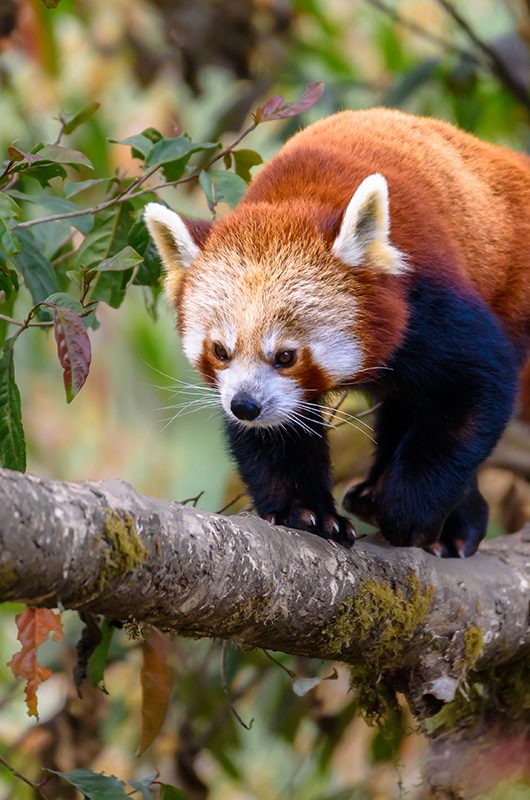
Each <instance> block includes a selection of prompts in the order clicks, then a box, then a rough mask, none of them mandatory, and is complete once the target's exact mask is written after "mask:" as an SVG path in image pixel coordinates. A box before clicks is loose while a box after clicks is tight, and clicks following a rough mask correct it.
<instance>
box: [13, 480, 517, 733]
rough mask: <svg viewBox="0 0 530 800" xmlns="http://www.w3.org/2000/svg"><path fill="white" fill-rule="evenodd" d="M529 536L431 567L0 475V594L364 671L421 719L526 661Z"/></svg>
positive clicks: (404, 556) (413, 556)
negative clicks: (473, 680) (489, 676)
mask: <svg viewBox="0 0 530 800" xmlns="http://www.w3.org/2000/svg"><path fill="white" fill-rule="evenodd" d="M529 599H530V536H529V535H528V532H525V531H523V532H522V533H520V534H514V535H510V536H505V537H503V538H500V539H495V540H493V541H489V542H485V543H483V545H482V547H481V549H480V552H479V553H478V554H476V555H475V556H473V557H472V558H470V559H467V560H458V559H450V560H442V559H437V558H435V557H434V556H432V555H430V554H427V553H425V552H423V551H422V550H420V549H416V548H407V549H396V548H393V547H391V546H389V545H387V544H385V543H384V542H383V541H382V540H379V539H377V538H368V539H363V540H360V541H358V542H357V543H356V544H355V546H354V547H353V549H352V550H347V549H345V548H343V547H341V546H338V545H335V544H334V543H331V542H327V541H324V540H323V539H320V538H318V537H317V536H314V535H311V534H306V533H301V532H299V531H292V530H287V529H285V528H280V527H274V526H272V525H270V524H268V523H267V522H265V521H263V520H260V519H258V518H256V517H253V516H250V515H239V516H232V517H225V516H219V515H215V514H211V513H208V512H206V511H202V510H200V509H195V508H191V507H188V506H183V505H181V504H179V503H176V502H168V501H162V500H157V499H153V498H149V497H144V496H142V495H139V494H137V493H136V492H135V491H134V490H133V488H132V487H131V486H130V485H129V484H127V483H125V482H123V481H102V482H98V483H89V482H86V483H63V482H58V481H52V480H43V479H40V478H36V477H33V476H31V475H23V474H20V473H17V472H10V471H7V470H0V600H1V601H7V600H11V601H21V602H24V603H27V604H30V605H35V606H48V607H55V606H59V607H63V608H71V609H78V610H83V611H91V612H93V613H95V614H104V615H105V616H107V617H109V618H111V619H115V620H120V621H122V622H134V623H140V624H141V623H152V624H154V625H156V626H158V627H159V628H161V629H162V630H165V631H171V632H174V633H177V634H181V635H184V636H193V637H220V638H224V639H232V640H235V641H236V642H238V643H240V644H243V645H246V646H253V647H262V648H267V649H271V650H282V651H285V652H288V653H293V654H299V655H303V656H309V657H318V658H324V659H338V660H341V661H344V662H346V663H349V664H351V665H352V674H353V676H354V682H355V675H356V674H357V675H361V672H362V669H361V668H364V669H365V672H366V674H367V675H368V677H369V679H370V678H371V679H372V680H373V685H374V686H375V685H376V684H378V683H379V682H380V681H382V682H383V683H384V682H385V681H386V682H387V683H388V684H389V685H391V687H392V688H397V689H400V690H402V691H403V692H405V694H406V695H407V697H408V699H409V702H410V703H411V706H412V708H413V710H414V711H415V713H416V714H417V715H418V716H419V717H420V718H425V717H429V716H431V715H432V714H433V713H435V712H437V711H439V710H440V708H441V707H442V706H443V705H444V704H445V703H450V702H451V701H452V700H453V699H455V698H456V697H458V696H459V693H460V690H462V692H463V693H464V694H465V689H464V687H465V685H466V681H467V680H468V679H469V674H470V671H471V670H474V671H477V670H481V671H482V672H481V674H485V671H487V670H488V669H490V668H491V669H493V668H498V667H499V666H502V665H503V664H506V663H509V662H510V661H511V660H513V659H520V658H521V657H523V656H524V655H525V653H526V654H528V653H529V652H530V628H529Z"/></svg>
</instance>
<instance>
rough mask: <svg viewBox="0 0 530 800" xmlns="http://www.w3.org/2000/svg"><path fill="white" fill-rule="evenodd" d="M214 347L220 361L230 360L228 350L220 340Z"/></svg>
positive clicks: (214, 352) (215, 354)
mask: <svg viewBox="0 0 530 800" xmlns="http://www.w3.org/2000/svg"><path fill="white" fill-rule="evenodd" d="M212 349H213V354H214V356H215V357H216V358H218V359H219V361H228V359H229V356H228V353H227V352H226V348H225V347H223V345H222V344H220V342H214V343H213V348H212Z"/></svg>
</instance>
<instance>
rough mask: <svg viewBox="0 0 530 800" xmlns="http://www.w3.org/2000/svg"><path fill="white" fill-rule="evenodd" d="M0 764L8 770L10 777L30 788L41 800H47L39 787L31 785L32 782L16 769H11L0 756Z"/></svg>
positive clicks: (34, 784)
mask: <svg viewBox="0 0 530 800" xmlns="http://www.w3.org/2000/svg"><path fill="white" fill-rule="evenodd" d="M0 764H3V765H4V767H5V768H6V769H8V770H9V772H11V774H12V775H14V776H15V778H18V779H19V780H21V781H23V782H24V783H25V784H27V786H31V788H32V789H33V791H34V792H36V793H37V794H38V795H39V797H42V800H48V798H47V797H46V795H45V794H43V793H42V792H41V790H40V785H39V784H38V783H33V781H30V779H29V778H26V776H25V775H23V774H22V773H21V772H19V771H18V769H15V767H13V766H12V765H11V764H10V763H9V762H8V761H6V760H5V758H4V757H3V756H0ZM47 780H48V778H45V781H47Z"/></svg>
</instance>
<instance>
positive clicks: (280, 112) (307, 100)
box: [254, 81, 324, 122]
mask: <svg viewBox="0 0 530 800" xmlns="http://www.w3.org/2000/svg"><path fill="white" fill-rule="evenodd" d="M323 92H324V84H323V83H322V81H317V82H316V83H310V84H309V85H308V86H307V88H306V90H305V92H304V93H303V95H302V97H300V98H299V99H298V100H295V101H294V102H293V103H286V102H285V98H284V97H282V95H276V97H271V98H270V99H269V100H267V102H266V103H265V104H264V105H263V106H260V107H259V108H257V109H256V111H255V113H254V120H255V121H256V122H269V121H270V120H272V119H286V118H287V117H294V116H296V115H297V114H301V113H302V112H303V111H307V110H308V109H309V108H312V107H313V106H314V105H315V103H316V102H317V101H318V100H320V98H321V97H322V94H323Z"/></svg>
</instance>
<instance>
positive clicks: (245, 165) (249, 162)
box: [232, 150, 263, 183]
mask: <svg viewBox="0 0 530 800" xmlns="http://www.w3.org/2000/svg"><path fill="white" fill-rule="evenodd" d="M232 157H233V159H234V170H235V173H236V175H239V177H240V178H243V180H244V181H246V182H247V183H250V181H251V180H252V175H251V174H250V170H251V168H252V167H256V166H257V165H258V164H262V163H263V159H262V157H261V156H260V154H259V153H256V151H255V150H234V152H233V153H232Z"/></svg>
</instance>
